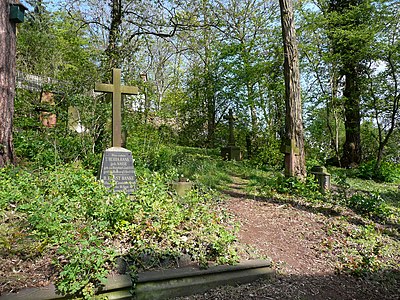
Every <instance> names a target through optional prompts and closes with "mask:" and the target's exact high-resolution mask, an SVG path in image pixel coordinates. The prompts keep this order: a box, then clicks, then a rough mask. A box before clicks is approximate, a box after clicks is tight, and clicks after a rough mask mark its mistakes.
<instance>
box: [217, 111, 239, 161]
mask: <svg viewBox="0 0 400 300" xmlns="http://www.w3.org/2000/svg"><path fill="white" fill-rule="evenodd" d="M225 119H227V120H228V121H229V141H228V146H227V147H222V148H221V156H222V158H223V159H226V160H241V158H242V155H241V153H240V148H239V147H237V146H236V145H235V135H234V132H233V121H234V120H235V117H234V116H233V111H232V108H230V109H229V115H228V116H227V117H225Z"/></svg>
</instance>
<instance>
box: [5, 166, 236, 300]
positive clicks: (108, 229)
mask: <svg viewBox="0 0 400 300" xmlns="http://www.w3.org/2000/svg"><path fill="white" fill-rule="evenodd" d="M177 176H178V174H177V173H176V172H174V171H172V172H168V173H167V175H163V174H161V173H154V172H150V171H146V172H145V173H144V174H142V175H140V174H138V186H139V188H138V189H137V191H136V192H135V193H134V194H133V195H131V196H127V195H125V194H123V193H121V194H114V193H110V192H109V191H108V190H107V189H106V188H105V187H104V186H103V185H102V184H100V183H99V182H98V181H97V180H96V179H95V177H94V176H93V175H92V174H91V172H90V170H84V169H83V168H82V167H81V166H79V164H76V165H63V166H56V167H53V168H51V169H43V168H42V169H40V170H37V171H28V170H24V169H20V168H14V167H8V168H5V169H1V170H0V185H1V186H2V187H3V188H2V189H1V190H0V196H1V197H0V200H1V201H0V205H1V206H0V217H3V218H5V217H6V216H8V215H10V214H11V215H15V214H18V215H19V216H20V218H21V220H23V222H22V221H21V222H15V223H14V225H13V226H15V228H13V227H12V228H10V225H6V226H5V227H4V229H5V230H7V232H8V233H7V234H0V244H1V245H4V246H5V248H6V249H11V248H15V249H19V250H16V251H17V252H12V253H11V252H9V251H6V252H0V255H12V254H14V255H25V256H26V257H27V258H29V257H30V256H32V255H40V254H42V253H44V252H48V251H50V252H53V251H54V250H56V253H55V254H54V264H55V266H56V267H57V270H58V271H59V275H58V279H57V288H58V290H59V291H60V292H61V293H63V294H74V295H80V296H83V297H84V298H85V299H89V298H91V297H92V296H93V295H94V293H95V292H96V290H97V289H98V288H99V287H100V286H101V284H102V283H103V282H104V280H105V276H106V275H107V274H108V272H109V270H110V268H111V267H112V265H113V261H114V259H115V257H116V256H125V257H126V258H127V260H129V261H130V262H132V266H131V269H132V271H136V270H138V269H140V268H141V267H142V266H144V265H146V264H147V263H148V262H147V261H148V259H147V258H148V257H149V256H150V257H152V260H153V261H155V262H159V261H161V260H163V259H165V258H166V257H171V258H174V259H175V258H177V257H179V256H180V255H182V254H187V255H189V256H190V257H191V258H192V259H193V260H195V261H198V262H199V263H200V264H202V265H207V263H208V262H209V261H212V260H214V261H217V262H220V263H231V262H233V261H235V260H236V259H237V257H236V250H235V248H234V246H233V244H234V241H235V239H236V238H235V235H234V232H233V231H231V230H228V229H226V227H230V228H233V227H234V226H233V224H230V223H229V221H228V218H227V215H226V214H225V213H224V212H222V211H219V210H216V209H215V207H216V203H217V202H216V201H218V195H217V194H215V193H213V192H210V191H208V190H207V189H204V188H196V189H195V190H193V191H192V192H190V193H189V194H187V195H186V196H185V197H179V196H177V195H176V194H175V193H174V192H173V191H171V187H170V184H169V183H170V182H171V181H172V179H174V178H176V177H177ZM227 225H228V226H227ZM19 226H21V228H20V227H19ZM2 228H3V227H2ZM22 228H26V230H22ZM28 237H29V238H28ZM28 241H29V243H28ZM113 241H119V242H118V243H122V246H123V247H122V249H125V250H121V248H118V249H117V248H115V246H113V244H114V242H113ZM20 243H26V246H24V247H20V246H19V244H20ZM19 252H20V253H19ZM24 253H25V254H24Z"/></svg>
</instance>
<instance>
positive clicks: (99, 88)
mask: <svg viewBox="0 0 400 300" xmlns="http://www.w3.org/2000/svg"><path fill="white" fill-rule="evenodd" d="M94 91H95V92H104V93H112V92H114V85H112V84H108V83H95V84H94Z"/></svg>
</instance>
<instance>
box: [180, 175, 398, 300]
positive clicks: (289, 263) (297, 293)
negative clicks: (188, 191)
mask: <svg viewBox="0 0 400 300" xmlns="http://www.w3.org/2000/svg"><path fill="white" fill-rule="evenodd" d="M246 184H247V182H246V181H245V180H243V179H240V178H236V177H235V178H234V183H233V184H232V185H231V186H230V189H229V190H227V191H225V194H227V195H228V199H227V201H226V202H225V208H226V209H227V210H228V211H230V212H231V213H232V214H233V216H234V218H235V220H236V221H237V222H239V223H240V225H241V229H240V232H239V236H238V238H239V242H240V243H241V244H246V245H249V246H250V247H252V248H254V250H255V251H256V253H257V255H261V256H266V257H268V258H270V259H272V261H273V262H274V265H275V268H276V270H277V276H276V278H274V279H272V280H262V281H258V282H255V283H252V284H247V285H241V286H238V287H223V288H219V289H216V290H213V291H210V292H207V293H205V294H203V295H194V296H190V297H184V298H181V299H221V300H225V299H321V300H322V299H324V300H325V299H360V300H361V299H362V300H365V299H380V300H383V299H400V291H398V290H396V291H393V290H392V291H388V290H386V289H385V287H384V286H383V285H380V284H379V283H378V282H375V281H369V280H367V279H360V278H355V277H352V276H348V275H337V274H335V268H334V261H333V260H332V259H330V258H329V257H327V256H326V255H325V254H324V253H323V251H321V249H322V247H321V243H322V242H323V241H324V240H325V239H326V238H327V234H326V232H325V230H324V228H325V226H324V224H326V223H327V222H329V221H330V219H331V218H332V217H331V216H329V215H328V216H326V215H324V214H321V213H315V212H312V211H310V210H307V209H305V208H304V207H301V206H299V207H296V206H292V205H289V204H282V203H276V201H271V200H268V199H261V198H255V197H253V196H250V195H248V194H246V191H245V187H246Z"/></svg>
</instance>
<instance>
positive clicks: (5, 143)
mask: <svg viewBox="0 0 400 300" xmlns="http://www.w3.org/2000/svg"><path fill="white" fill-rule="evenodd" d="M9 4H10V3H9V1H8V0H0V167H3V166H5V165H6V164H9V163H14V147H13V138H12V126H13V114H14V97H15V68H16V65H15V54H16V26H15V23H11V22H10V20H9V13H10V5H9Z"/></svg>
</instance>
